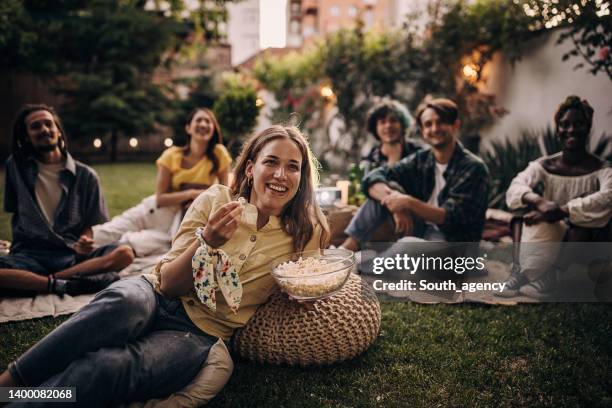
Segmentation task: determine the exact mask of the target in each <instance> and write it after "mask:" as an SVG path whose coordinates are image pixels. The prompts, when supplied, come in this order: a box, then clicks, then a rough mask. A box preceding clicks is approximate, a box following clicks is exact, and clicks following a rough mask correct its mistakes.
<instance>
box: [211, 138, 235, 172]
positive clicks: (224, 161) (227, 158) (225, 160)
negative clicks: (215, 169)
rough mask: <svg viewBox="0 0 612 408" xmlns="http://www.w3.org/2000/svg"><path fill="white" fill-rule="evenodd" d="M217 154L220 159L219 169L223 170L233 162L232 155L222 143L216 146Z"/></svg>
mask: <svg viewBox="0 0 612 408" xmlns="http://www.w3.org/2000/svg"><path fill="white" fill-rule="evenodd" d="M215 156H217V159H219V171H223V170H225V169H226V168H229V166H230V165H231V164H232V156H231V155H230V153H229V152H228V151H227V148H226V147H225V146H223V145H222V144H221V143H218V144H217V145H216V146H215Z"/></svg>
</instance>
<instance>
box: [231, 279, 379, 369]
mask: <svg viewBox="0 0 612 408" xmlns="http://www.w3.org/2000/svg"><path fill="white" fill-rule="evenodd" d="M379 329H380V303H379V302H378V299H377V298H376V295H375V294H374V292H373V291H372V289H371V288H370V287H369V286H368V285H367V284H365V283H364V282H362V280H361V278H360V277H359V276H357V275H351V276H350V277H349V279H348V281H347V282H346V284H345V285H344V287H343V288H342V290H340V291H339V292H338V293H336V294H334V295H333V296H331V297H329V298H326V299H322V300H319V301H317V302H315V303H314V310H308V309H306V308H305V307H304V306H302V305H300V304H299V303H298V302H296V301H295V300H291V299H289V298H288V297H287V295H286V294H284V293H281V292H280V291H279V292H276V293H274V294H273V295H272V296H271V297H270V299H269V300H268V302H267V303H266V304H264V305H262V306H261V307H260V308H259V309H258V310H257V312H256V313H255V315H254V316H253V317H252V318H251V320H250V321H249V323H248V324H247V325H246V326H245V327H244V328H243V329H242V330H241V331H239V332H238V333H237V334H236V336H235V338H234V345H235V348H236V350H237V351H238V353H239V354H240V355H241V356H243V357H246V358H248V359H250V360H254V361H259V362H262V363H273V364H283V363H285V364H290V365H296V364H297V365H311V364H330V363H334V362H337V361H341V360H347V359H349V358H353V357H355V356H357V355H359V354H361V353H362V352H364V351H365V350H366V349H367V348H368V347H369V346H370V344H372V342H374V340H375V339H376V336H377V335H378V330H379Z"/></svg>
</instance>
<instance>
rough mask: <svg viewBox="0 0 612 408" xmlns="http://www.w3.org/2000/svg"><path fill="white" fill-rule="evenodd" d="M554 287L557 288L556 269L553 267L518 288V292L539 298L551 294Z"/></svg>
mask: <svg viewBox="0 0 612 408" xmlns="http://www.w3.org/2000/svg"><path fill="white" fill-rule="evenodd" d="M555 289H557V271H556V270H555V269H553V270H551V271H548V272H546V273H545V274H544V275H542V276H540V277H539V278H538V279H536V280H534V281H533V282H530V283H528V284H527V285H525V286H523V287H522V288H520V289H519V292H520V294H521V295H524V296H529V297H532V298H535V299H541V298H546V297H548V296H549V295H551V294H553V293H554V291H555Z"/></svg>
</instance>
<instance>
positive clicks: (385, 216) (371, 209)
mask: <svg viewBox="0 0 612 408" xmlns="http://www.w3.org/2000/svg"><path fill="white" fill-rule="evenodd" d="M388 221H391V222H393V216H392V215H391V213H390V212H389V210H387V209H386V208H385V207H383V206H382V205H380V203H379V202H378V201H375V200H372V199H370V198H368V199H367V200H366V201H365V202H364V203H363V205H362V206H361V207H360V208H359V210H358V211H357V213H356V214H355V216H354V217H353V219H352V220H351V222H350V223H349V225H348V227H346V229H345V230H344V233H345V234H346V235H348V236H349V237H351V238H353V239H355V240H356V241H357V242H358V243H359V246H360V247H361V248H364V247H365V245H366V244H367V243H368V242H370V240H371V239H372V234H374V232H375V231H376V229H377V228H378V227H380V226H381V225H383V224H384V223H385V222H388ZM413 221H414V229H413V231H412V236H414V237H418V238H423V239H424V240H427V241H446V237H445V236H444V234H443V233H442V232H440V231H439V230H437V229H435V228H434V227H432V226H431V225H428V224H426V223H425V222H424V221H423V220H422V219H421V218H419V217H413Z"/></svg>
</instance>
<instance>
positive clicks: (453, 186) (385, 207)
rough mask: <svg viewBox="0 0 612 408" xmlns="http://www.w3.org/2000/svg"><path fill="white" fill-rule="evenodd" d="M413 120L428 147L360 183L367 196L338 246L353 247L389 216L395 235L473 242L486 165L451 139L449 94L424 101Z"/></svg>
mask: <svg viewBox="0 0 612 408" xmlns="http://www.w3.org/2000/svg"><path fill="white" fill-rule="evenodd" d="M416 120H417V124H418V126H419V129H420V130H421V133H422V135H423V140H424V141H425V142H426V143H427V144H428V145H429V146H430V148H429V149H423V150H420V151H417V152H415V153H413V154H411V155H410V156H408V157H405V158H403V159H402V160H400V161H399V162H397V163H395V164H394V165H392V166H383V167H380V168H378V169H376V170H374V171H372V172H371V173H369V174H368V175H367V176H366V177H365V178H364V179H363V182H362V188H363V191H364V193H365V194H366V195H367V196H368V197H369V199H368V200H366V202H365V203H364V205H363V206H362V207H361V208H360V209H359V211H358V212H357V214H356V215H355V217H354V218H353V219H352V221H351V223H350V224H349V226H348V227H347V229H346V230H345V232H346V234H347V235H348V236H349V238H347V240H346V241H345V242H344V243H343V244H342V246H343V247H344V248H347V249H351V250H357V249H359V248H360V246H363V245H364V244H365V243H367V242H369V240H370V238H371V236H372V234H373V232H374V231H375V229H376V228H377V227H378V226H380V225H381V224H383V223H384V222H386V220H388V219H392V221H393V223H394V225H395V232H396V233H397V234H398V235H399V236H405V235H411V236H414V237H418V238H422V239H424V240H427V241H449V242H478V241H480V236H481V234H482V230H483V227H484V221H485V212H486V209H487V199H488V193H489V175H488V170H487V168H486V166H485V164H484V163H483V161H482V160H480V159H479V158H478V157H476V156H475V155H473V154H472V153H470V152H469V151H467V150H466V149H465V148H464V147H463V146H462V145H461V143H460V142H459V141H458V140H457V136H458V134H459V127H460V125H461V122H460V121H459V118H458V110H457V105H456V104H455V103H454V102H453V101H451V100H449V99H443V98H440V99H433V100H430V101H425V102H424V103H422V104H421V105H420V106H419V108H418V109H417V113H416Z"/></svg>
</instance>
